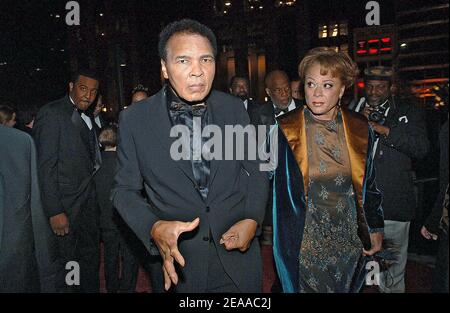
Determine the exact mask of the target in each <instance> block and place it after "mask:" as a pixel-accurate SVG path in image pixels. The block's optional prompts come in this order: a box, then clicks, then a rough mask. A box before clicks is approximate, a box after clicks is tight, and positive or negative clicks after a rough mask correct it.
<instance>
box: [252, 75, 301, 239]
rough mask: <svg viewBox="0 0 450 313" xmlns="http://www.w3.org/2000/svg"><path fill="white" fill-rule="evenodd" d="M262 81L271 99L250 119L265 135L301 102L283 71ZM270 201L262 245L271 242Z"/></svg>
mask: <svg viewBox="0 0 450 313" xmlns="http://www.w3.org/2000/svg"><path fill="white" fill-rule="evenodd" d="M264 83H265V86H266V93H267V95H268V96H269V97H270V100H271V101H270V102H266V103H264V104H262V105H260V107H259V109H258V110H255V111H253V112H252V115H253V116H251V117H250V120H252V121H256V122H255V124H256V125H264V126H265V131H266V136H267V135H268V133H269V131H270V129H271V127H272V126H273V125H274V124H275V118H276V117H279V116H281V115H283V114H284V113H286V112H289V111H292V110H294V109H295V108H297V107H300V106H302V105H303V104H302V102H301V100H297V99H294V98H293V97H292V93H291V85H290V81H289V77H288V76H287V74H286V73H285V72H284V71H281V70H273V71H271V72H269V73H268V74H267V76H266V78H265V79H264ZM270 193H271V192H270ZM271 201H272V197H269V201H268V204H267V209H266V216H265V218H264V230H263V237H262V244H264V245H270V244H272V202H271Z"/></svg>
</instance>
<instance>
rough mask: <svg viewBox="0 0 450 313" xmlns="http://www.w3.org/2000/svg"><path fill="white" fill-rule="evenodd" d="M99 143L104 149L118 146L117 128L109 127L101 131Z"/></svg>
mask: <svg viewBox="0 0 450 313" xmlns="http://www.w3.org/2000/svg"><path fill="white" fill-rule="evenodd" d="M98 141H99V142H100V144H101V145H102V147H103V148H114V147H116V146H117V126H115V125H107V126H105V127H103V128H102V129H101V130H100V134H99V136H98Z"/></svg>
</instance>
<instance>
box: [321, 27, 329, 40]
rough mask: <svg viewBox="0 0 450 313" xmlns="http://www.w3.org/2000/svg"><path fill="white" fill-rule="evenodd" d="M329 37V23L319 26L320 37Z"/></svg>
mask: <svg viewBox="0 0 450 313" xmlns="http://www.w3.org/2000/svg"><path fill="white" fill-rule="evenodd" d="M327 37H328V27H327V25H320V26H319V38H327Z"/></svg>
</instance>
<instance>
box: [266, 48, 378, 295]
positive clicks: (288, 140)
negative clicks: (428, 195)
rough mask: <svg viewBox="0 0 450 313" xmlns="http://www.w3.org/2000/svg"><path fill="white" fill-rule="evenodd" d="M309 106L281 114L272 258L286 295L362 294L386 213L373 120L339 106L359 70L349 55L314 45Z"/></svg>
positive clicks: (307, 66)
mask: <svg viewBox="0 0 450 313" xmlns="http://www.w3.org/2000/svg"><path fill="white" fill-rule="evenodd" d="M299 75H300V78H301V79H302V82H303V83H304V92H305V100H306V106H305V107H304V108H298V109H296V110H294V111H291V112H289V113H287V114H285V115H283V116H282V117H281V118H280V119H278V121H277V123H278V152H277V153H278V167H277V169H276V170H275V176H274V195H273V197H274V201H273V203H274V207H273V209H274V257H275V262H276V266H277V271H278V274H279V277H280V281H281V284H282V287H283V291H284V292H322V293H325V292H358V291H359V290H360V289H361V287H362V284H363V282H364V278H365V265H366V264H365V263H366V260H367V258H366V257H367V256H370V255H373V254H375V253H376V252H378V251H380V250H381V242H382V238H383V226H384V223H383V212H382V208H381V194H380V192H379V191H378V190H377V187H376V183H375V173H374V167H373V160H372V149H373V143H374V134H373V131H372V130H371V129H370V127H369V125H368V123H367V120H366V119H365V118H364V117H363V116H361V115H358V114H356V113H352V112H350V111H348V110H347V109H344V108H342V107H341V106H340V99H341V97H342V95H343V94H344V91H345V89H346V88H348V87H350V86H351V85H352V84H353V82H354V79H355V77H356V75H357V67H356V65H355V63H354V62H353V61H352V60H351V59H350V58H349V57H348V55H346V54H344V53H341V52H335V51H334V50H332V49H329V48H315V49H313V50H311V51H310V52H309V53H308V54H307V55H306V57H305V58H304V59H303V60H302V61H301V63H300V65H299Z"/></svg>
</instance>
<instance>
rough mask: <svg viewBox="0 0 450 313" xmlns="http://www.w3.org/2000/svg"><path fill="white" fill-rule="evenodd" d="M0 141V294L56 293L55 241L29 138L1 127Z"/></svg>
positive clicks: (31, 141) (34, 151)
mask: <svg viewBox="0 0 450 313" xmlns="http://www.w3.org/2000/svg"><path fill="white" fill-rule="evenodd" d="M0 143H1V148H0V160H1V162H0V292H55V291H56V289H55V274H56V271H57V270H58V263H57V259H56V254H55V252H56V250H55V242H54V237H53V234H52V232H51V229H50V225H49V222H48V219H47V218H46V216H45V214H44V211H43V210H42V206H41V199H40V195H39V186H38V180H37V170H36V150H35V147H34V143H33V139H32V138H31V137H30V136H29V135H28V134H26V133H24V132H21V131H19V130H17V129H13V128H8V127H5V126H3V125H0Z"/></svg>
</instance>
